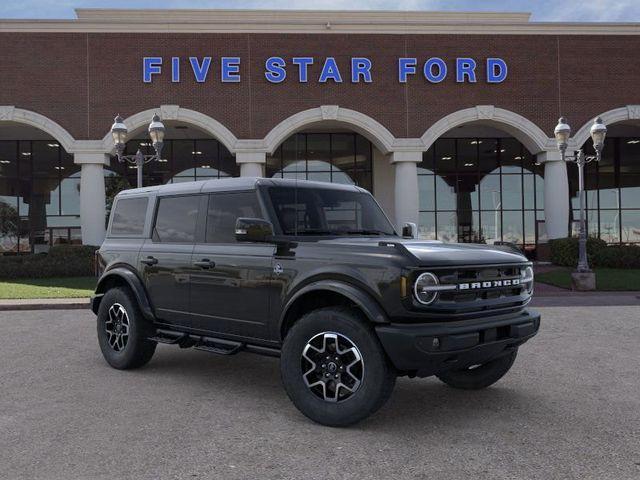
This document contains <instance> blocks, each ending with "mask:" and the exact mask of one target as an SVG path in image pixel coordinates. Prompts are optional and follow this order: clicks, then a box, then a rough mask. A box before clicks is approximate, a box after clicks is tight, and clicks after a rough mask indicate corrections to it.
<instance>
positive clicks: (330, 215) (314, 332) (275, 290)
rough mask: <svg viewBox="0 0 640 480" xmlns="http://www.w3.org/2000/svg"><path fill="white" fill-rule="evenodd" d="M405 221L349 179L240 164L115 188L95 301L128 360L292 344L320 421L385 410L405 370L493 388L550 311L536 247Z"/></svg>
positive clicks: (309, 411)
mask: <svg viewBox="0 0 640 480" xmlns="http://www.w3.org/2000/svg"><path fill="white" fill-rule="evenodd" d="M412 230H413V228H412V226H411V225H408V226H407V227H406V228H405V229H404V232H403V236H400V235H398V234H397V233H396V232H395V231H394V227H393V226H392V225H391V223H390V222H389V220H388V219H387V217H386V216H385V214H384V213H383V211H382V210H381V208H380V207H379V206H378V204H377V203H376V201H375V200H374V198H373V197H372V196H371V195H370V194H369V193H368V192H367V191H365V190H363V189H361V188H358V187H355V186H348V185H336V184H328V183H315V182H305V181H293V180H275V179H263V178H260V179H257V178H234V179H220V180H209V181H203V182H189V183H178V184H171V185H163V186H156V187H149V188H140V189H134V190H127V191H124V192H122V193H120V194H119V195H118V196H117V197H116V200H115V202H114V206H113V209H112V213H111V218H110V220H109V227H108V233H107V238H106V240H105V241H104V243H103V245H102V246H101V247H100V250H99V251H98V254H97V256H98V264H99V268H100V271H101V275H100V279H99V282H98V286H97V288H96V293H95V296H94V297H93V299H92V309H93V311H94V313H96V314H97V316H98V321H97V324H98V325H97V327H98V341H99V344H100V348H101V350H102V353H103V355H104V357H105V359H106V361H107V362H108V363H109V364H110V365H111V366H112V367H115V368H119V369H129V368H135V367H140V366H142V365H144V364H146V363H147V362H149V360H151V357H152V356H153V353H154V351H155V349H156V345H157V344H158V343H168V344H176V345H178V346H180V347H182V348H186V347H194V348H197V349H201V350H206V351H209V352H214V353H218V354H223V355H231V354H234V353H237V352H240V351H243V350H245V351H249V352H254V353H260V354H265V355H273V356H279V357H280V366H281V367H280V368H281V373H282V381H283V383H284V387H285V389H286V391H287V394H288V395H289V397H290V398H291V400H292V401H293V403H294V404H295V405H296V407H297V408H298V409H300V411H301V412H302V413H304V414H305V415H306V416H308V417H309V418H311V419H313V420H315V421H316V422H319V423H322V424H325V425H332V426H343V425H348V424H352V423H355V422H357V421H359V420H361V419H363V418H365V417H367V416H368V415H371V414H372V413H373V412H375V411H376V410H378V409H379V408H380V407H381V406H382V405H383V404H384V403H385V401H386V400H387V399H388V398H389V396H390V394H391V391H392V390H393V386H394V384H395V380H396V377H397V376H398V375H408V376H410V377H415V376H417V377H426V376H430V375H436V376H437V377H438V378H439V379H440V380H442V381H443V382H445V383H446V384H448V385H450V386H452V387H455V388H462V389H480V388H485V387H488V386H489V385H491V384H493V383H495V382H496V381H498V380H499V379H500V378H501V377H502V376H503V375H505V374H506V373H507V371H508V370H509V369H510V368H511V365H513V362H514V360H515V358H516V354H517V352H518V347H520V345H522V344H523V343H524V342H526V341H527V340H528V339H530V338H531V337H533V336H534V335H535V334H536V333H537V332H538V328H539V324H540V316H539V315H538V314H537V313H536V312H534V311H531V310H527V309H526V308H525V307H526V305H527V304H528V303H529V301H530V299H531V294H532V291H533V270H532V268H531V264H530V263H529V262H528V261H527V259H526V258H525V257H523V256H522V255H520V254H518V253H514V252H510V251H503V250H498V249H494V248H491V247H487V246H485V245H458V244H443V243H439V242H429V241H418V240H414V239H413V238H411V237H413V232H412Z"/></svg>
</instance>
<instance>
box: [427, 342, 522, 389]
mask: <svg viewBox="0 0 640 480" xmlns="http://www.w3.org/2000/svg"><path fill="white" fill-rule="evenodd" d="M517 355H518V350H514V351H513V352H512V353H509V354H507V355H503V356H501V357H498V358H496V359H494V360H491V361H489V362H487V363H483V364H482V365H472V366H470V367H468V368H465V369H462V370H450V371H448V372H444V373H440V374H438V375H437V377H438V378H439V379H440V380H442V381H443V382H444V383H446V384H447V385H449V386H450V387H453V388H460V389H463V390H480V389H482V388H487V387H488V386H490V385H493V384H494V383H496V382H497V381H498V380H500V379H501V378H502V377H504V376H505V375H506V373H507V372H508V371H509V369H510V368H511V366H512V365H513V362H515V361H516V356H517Z"/></svg>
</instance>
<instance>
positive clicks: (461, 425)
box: [0, 306, 640, 479]
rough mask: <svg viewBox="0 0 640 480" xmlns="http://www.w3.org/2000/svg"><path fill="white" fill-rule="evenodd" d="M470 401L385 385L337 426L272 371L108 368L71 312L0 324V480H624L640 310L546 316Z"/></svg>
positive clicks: (429, 389) (634, 439)
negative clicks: (312, 417) (383, 393)
mask: <svg viewBox="0 0 640 480" xmlns="http://www.w3.org/2000/svg"><path fill="white" fill-rule="evenodd" d="M540 310H541V312H542V314H543V325H542V330H541V332H540V334H539V336H538V337H536V338H535V339H534V340H533V341H531V342H530V343H529V344H527V345H525V346H524V347H523V348H522V349H521V352H520V355H519V358H518V360H517V361H516V364H515V365H514V368H513V369H512V370H511V372H510V373H509V374H508V375H507V377H505V379H503V380H502V381H501V382H499V383H498V384H496V385H495V386H493V387H491V388H489V389H487V390H485V391H481V392H463V391H456V390H453V389H451V388H448V387H446V386H445V385H444V384H441V383H440V382H438V381H437V380H435V379H433V378H429V379H422V380H409V379H400V380H399V381H398V384H397V386H396V390H395V392H394V395H393V396H392V398H391V400H390V401H389V403H388V404H387V405H386V406H385V407H384V408H383V409H382V410H381V411H380V412H379V413H378V414H377V415H375V416H374V417H372V418H370V419H369V420H367V421H365V422H363V423H361V424H359V425H357V426H355V427H352V428H349V429H331V428H326V427H321V426H318V425H315V424H313V423H311V422H310V421H308V420H307V419H306V418H305V417H303V416H302V415H301V414H300V413H298V411H297V410H296V409H295V408H294V407H293V406H292V404H291V403H290V402H289V400H288V399H287V397H286V394H285V393H284V390H283V389H282V387H281V385H280V377H279V371H278V361H277V359H273V358H265V357H260V356H257V355H252V354H240V355H237V356H235V357H229V358H227V357H220V356H216V355H212V354H208V353H204V352H198V351H193V350H179V349H178V348H176V347H171V346H160V347H159V348H158V351H157V353H156V356H155V357H154V359H153V360H152V361H151V363H150V364H149V365H148V366H147V367H145V368H143V369H140V370H138V371H130V372H121V371H116V370H112V369H110V368H109V367H107V365H106V364H105V363H104V361H103V360H102V358H101V356H100V352H99V349H98V346H97V343H96V339H95V326H94V325H95V323H94V317H93V315H92V314H91V313H90V312H88V311H85V310H76V311H55V312H54V311H38V312H0V339H1V343H0V345H1V346H0V466H1V467H0V478H6V479H21V478H25V479H27V478H28V479H34V478H42V479H58V478H60V479H94V478H123V479H124V478H126V479H134V478H136V479H137V478H144V479H160V478H161V479H165V478H166V479H176V478H221V479H222V478H224V479H266V478H274V479H275V478H277V479H288V478H292V479H315V478H322V479H332V478H336V479H337V478H340V479H343V478H358V479H364V478H367V479H373V478H385V479H396V478H397V479H405V478H406V479H427V478H437V479H444V478H464V477H469V478H472V477H473V478H482V479H488V478H527V479H536V478H540V479H551V478H562V479H567V478H597V479H637V478H640V307H638V306H626V307H571V308H566V307H548V308H541V309H540Z"/></svg>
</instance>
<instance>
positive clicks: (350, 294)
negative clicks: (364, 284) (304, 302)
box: [279, 280, 389, 328]
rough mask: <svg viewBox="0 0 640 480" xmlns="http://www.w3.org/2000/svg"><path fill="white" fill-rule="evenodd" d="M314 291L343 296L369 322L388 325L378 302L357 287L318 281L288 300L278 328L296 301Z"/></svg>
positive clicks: (330, 281)
mask: <svg viewBox="0 0 640 480" xmlns="http://www.w3.org/2000/svg"><path fill="white" fill-rule="evenodd" d="M314 291H331V292H335V293H338V294H340V295H343V296H344V297H346V298H348V299H349V300H351V301H352V302H353V303H355V304H356V305H357V306H358V307H359V308H360V309H361V310H362V312H363V313H364V314H365V316H366V317H367V318H368V319H369V320H370V321H372V322H374V323H389V320H388V319H387V314H386V313H385V312H384V310H383V309H382V307H381V306H380V305H379V304H378V302H377V301H376V300H375V299H374V298H373V297H372V296H371V295H369V294H368V293H367V292H364V291H363V290H361V289H359V288H358V287H355V286H353V285H350V284H349V283H346V282H341V281H338V280H319V281H317V282H313V283H311V284H309V285H306V286H304V287H302V288H301V289H300V290H298V291H297V292H296V293H295V294H294V295H293V296H292V297H291V298H290V299H289V301H288V302H287V303H286V305H285V307H284V309H283V311H282V315H281V316H280V322H279V328H282V324H283V322H284V320H285V318H286V317H287V313H288V312H289V310H290V309H291V307H292V306H293V305H295V303H296V302H297V301H298V299H300V297H302V296H303V295H305V294H307V293H309V292H314Z"/></svg>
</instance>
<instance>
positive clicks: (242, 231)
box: [236, 218, 273, 242]
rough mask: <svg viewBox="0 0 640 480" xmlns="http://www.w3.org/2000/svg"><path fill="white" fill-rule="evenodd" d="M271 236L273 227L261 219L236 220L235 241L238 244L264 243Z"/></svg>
mask: <svg viewBox="0 0 640 480" xmlns="http://www.w3.org/2000/svg"><path fill="white" fill-rule="evenodd" d="M271 236H273V225H271V222H268V221H267V220H263V219H261V218H238V219H237V220H236V240H237V241H238V242H266V241H268V239H269V237H271Z"/></svg>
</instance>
